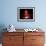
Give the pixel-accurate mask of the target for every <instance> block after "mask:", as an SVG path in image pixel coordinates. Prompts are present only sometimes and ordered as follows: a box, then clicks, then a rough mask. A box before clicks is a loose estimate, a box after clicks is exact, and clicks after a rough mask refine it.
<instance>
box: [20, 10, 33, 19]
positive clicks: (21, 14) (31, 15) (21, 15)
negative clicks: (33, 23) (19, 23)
mask: <svg viewBox="0 0 46 46" xmlns="http://www.w3.org/2000/svg"><path fill="white" fill-rule="evenodd" d="M25 10H27V11H28V13H29V14H30V18H29V19H33V9H20V19H24V18H23V17H24V11H25Z"/></svg>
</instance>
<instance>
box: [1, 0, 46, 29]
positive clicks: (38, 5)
mask: <svg viewBox="0 0 46 46" xmlns="http://www.w3.org/2000/svg"><path fill="white" fill-rule="evenodd" d="M0 2H1V15H0V25H1V24H2V25H5V26H7V25H9V24H13V25H14V26H15V27H16V28H29V27H30V28H31V27H33V28H37V27H41V28H46V21H45V20H46V5H45V4H46V0H1V1H0ZM17 7H35V22H18V21H17Z"/></svg>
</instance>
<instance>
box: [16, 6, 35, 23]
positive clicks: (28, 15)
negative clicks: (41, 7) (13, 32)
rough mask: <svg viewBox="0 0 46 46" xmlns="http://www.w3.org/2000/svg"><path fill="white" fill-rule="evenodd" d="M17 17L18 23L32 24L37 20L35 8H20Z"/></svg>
mask: <svg viewBox="0 0 46 46" xmlns="http://www.w3.org/2000/svg"><path fill="white" fill-rule="evenodd" d="M17 15H18V16H17V20H18V21H24V22H26V21H27V22H28V21H30V22H31V21H34V20H35V9H34V7H18V9H17Z"/></svg>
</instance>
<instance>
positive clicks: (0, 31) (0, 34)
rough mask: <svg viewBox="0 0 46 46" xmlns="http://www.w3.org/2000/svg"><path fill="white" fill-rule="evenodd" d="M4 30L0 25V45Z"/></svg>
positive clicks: (3, 26)
mask: <svg viewBox="0 0 46 46" xmlns="http://www.w3.org/2000/svg"><path fill="white" fill-rule="evenodd" d="M4 28H6V27H5V25H4V24H0V43H2V36H3V34H2V33H3V32H5V31H6V29H5V30H4Z"/></svg>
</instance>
